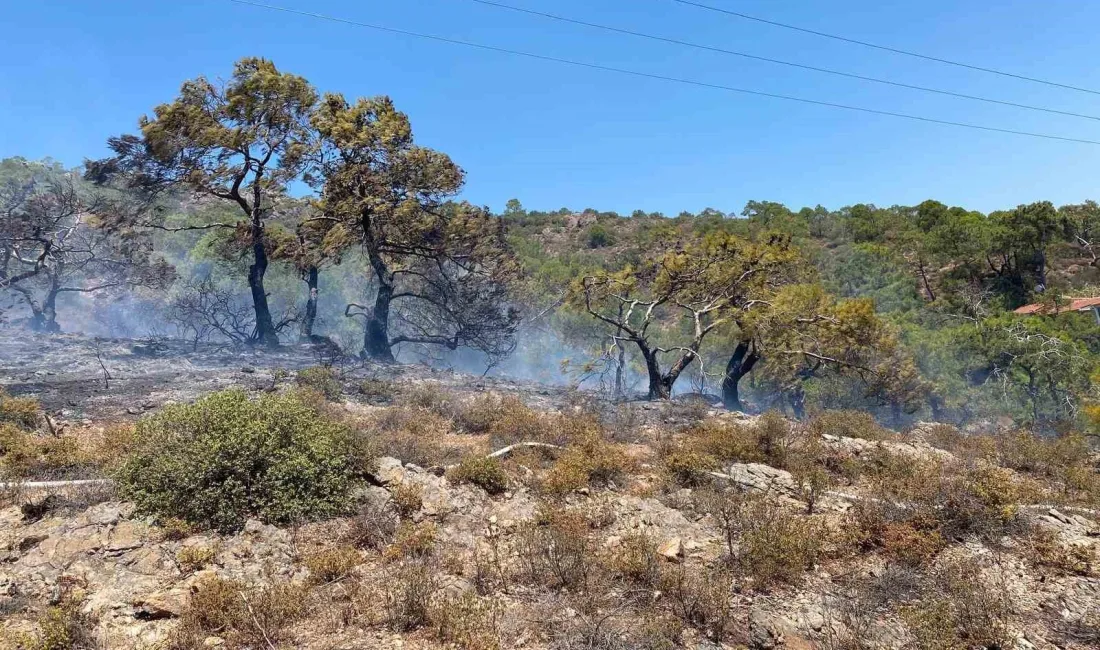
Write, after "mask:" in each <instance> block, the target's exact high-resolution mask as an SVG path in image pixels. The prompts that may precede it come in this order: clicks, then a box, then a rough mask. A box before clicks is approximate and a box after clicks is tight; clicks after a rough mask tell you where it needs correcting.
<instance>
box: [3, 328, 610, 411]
mask: <svg viewBox="0 0 1100 650" xmlns="http://www.w3.org/2000/svg"><path fill="white" fill-rule="evenodd" d="M323 363H324V364H332V366H333V367H334V368H336V369H337V370H338V371H339V373H340V375H341V377H342V379H343V382H344V386H345V392H347V393H349V397H353V396H354V393H355V392H356V391H355V386H356V385H357V384H358V383H359V382H360V381H362V380H364V379H367V378H372V379H386V380H389V381H393V382H396V383H398V384H415V383H420V382H427V381H430V382H434V383H439V384H441V385H443V386H446V387H448V388H452V389H455V390H457V391H459V392H465V391H469V392H484V391H487V390H488V391H499V392H505V393H511V394H518V395H521V396H522V397H523V398H524V399H525V401H529V402H533V404H532V405H533V406H539V407H543V408H552V409H560V408H565V407H568V406H570V405H575V404H576V403H577V400H578V396H579V393H578V391H576V390H572V389H570V388H568V387H562V386H548V385H544V384H538V383H535V382H529V381H518V380H512V379H509V378H506V377H492V376H489V377H478V376H474V375H468V374H462V373H457V372H453V371H449V370H438V369H433V368H430V367H428V366H425V365H393V366H384V365H380V364H375V363H370V362H366V361H362V360H360V359H358V358H354V357H346V356H345V357H338V358H337V357H333V356H332V355H331V354H330V353H328V352H327V351H326V350H324V349H322V348H319V347H318V346H315V345H310V344H297V343H295V344H289V345H284V346H282V347H279V348H277V349H268V348H261V347H252V346H236V347H233V346H223V345H213V344H200V345H199V346H198V347H197V348H195V347H193V346H192V345H191V344H190V343H187V342H184V341H174V340H166V339H159V340H155V341H150V340H133V339H106V338H92V337H88V336H83V335H79V334H41V333H35V332H29V331H26V330H22V329H12V328H0V386H2V387H3V388H4V390H6V391H7V392H8V393H9V394H11V395H13V396H16V397H34V398H36V399H38V400H39V402H40V403H41V404H42V406H43V408H44V409H45V410H46V412H47V413H49V414H51V416H53V417H55V418H60V419H62V420H70V421H81V420H96V421H99V420H112V419H120V418H121V419H130V418H133V417H134V416H136V415H140V414H141V413H144V412H146V411H151V410H155V409H156V408H159V407H160V406H163V405H165V404H169V403H175V402H187V401H191V400H194V399H195V398H197V397H199V396H200V395H202V394H205V393H208V392H211V391H216V390H222V389H226V388H230V387H243V388H246V389H248V390H257V391H258V390H264V389H267V388H270V387H271V386H272V385H273V382H275V381H276V375H277V374H278V373H277V371H278V370H279V369H282V370H286V371H289V372H294V371H297V370H301V369H303V368H307V367H310V366H317V365H321V364H323ZM291 381H292V379H291ZM591 397H592V395H591V394H588V395H587V397H586V398H591Z"/></svg>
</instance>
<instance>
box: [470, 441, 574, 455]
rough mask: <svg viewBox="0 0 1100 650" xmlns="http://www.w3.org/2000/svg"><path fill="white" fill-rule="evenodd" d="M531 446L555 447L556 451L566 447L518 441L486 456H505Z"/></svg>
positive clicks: (541, 447) (540, 447)
mask: <svg viewBox="0 0 1100 650" xmlns="http://www.w3.org/2000/svg"><path fill="white" fill-rule="evenodd" d="M530 447H535V448H539V449H554V450H556V451H562V450H564V449H565V447H562V446H561V445H552V444H550V443H548V442H517V443H516V444H514V445H508V446H507V447H504V448H502V449H498V450H496V451H494V452H493V453H491V454H489V455H488V456H486V458H503V457H504V456H507V455H509V454H511V453H512V452H513V451H515V450H517V449H523V448H530Z"/></svg>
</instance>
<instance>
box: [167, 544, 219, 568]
mask: <svg viewBox="0 0 1100 650" xmlns="http://www.w3.org/2000/svg"><path fill="white" fill-rule="evenodd" d="M216 556H217V550H216V549H214V548H213V547H211V546H198V545H196V546H184V547H183V548H181V549H180V550H179V552H178V553H176V563H177V564H179V566H180V569H181V570H183V571H185V572H188V573H190V572H194V571H198V570H199V569H202V568H204V567H205V566H206V565H208V564H210V563H211V562H213V561H214V558H215V557H216Z"/></svg>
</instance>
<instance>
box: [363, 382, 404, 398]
mask: <svg viewBox="0 0 1100 650" xmlns="http://www.w3.org/2000/svg"><path fill="white" fill-rule="evenodd" d="M359 394H360V395H362V396H363V397H366V398H367V399H368V400H372V401H379V402H388V401H390V400H392V399H393V398H394V396H396V395H397V387H396V386H394V385H393V382H391V381H386V380H385V379H364V380H363V381H361V382H359Z"/></svg>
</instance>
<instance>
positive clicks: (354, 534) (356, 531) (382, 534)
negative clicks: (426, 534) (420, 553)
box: [346, 500, 400, 551]
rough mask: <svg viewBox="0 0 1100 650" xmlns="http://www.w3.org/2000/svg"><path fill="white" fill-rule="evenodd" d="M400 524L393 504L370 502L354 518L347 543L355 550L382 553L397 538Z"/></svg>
mask: <svg viewBox="0 0 1100 650" xmlns="http://www.w3.org/2000/svg"><path fill="white" fill-rule="evenodd" d="M399 523H400V518H399V517H398V515H397V510H396V508H395V507H394V506H393V504H392V503H390V502H380V501H377V500H369V501H367V502H366V503H365V504H363V505H362V506H361V507H360V509H359V512H357V513H355V516H354V517H352V520H351V527H350V529H349V530H348V533H347V536H346V541H347V542H348V543H349V544H351V545H352V546H354V547H355V548H362V549H369V550H372V551H382V550H383V549H385V548H386V547H387V546H389V545H390V544H391V543H392V542H393V540H394V538H395V537H396V536H397V526H398V524H399Z"/></svg>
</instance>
